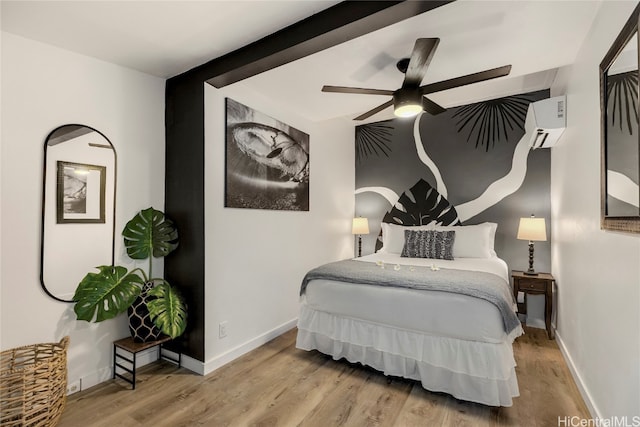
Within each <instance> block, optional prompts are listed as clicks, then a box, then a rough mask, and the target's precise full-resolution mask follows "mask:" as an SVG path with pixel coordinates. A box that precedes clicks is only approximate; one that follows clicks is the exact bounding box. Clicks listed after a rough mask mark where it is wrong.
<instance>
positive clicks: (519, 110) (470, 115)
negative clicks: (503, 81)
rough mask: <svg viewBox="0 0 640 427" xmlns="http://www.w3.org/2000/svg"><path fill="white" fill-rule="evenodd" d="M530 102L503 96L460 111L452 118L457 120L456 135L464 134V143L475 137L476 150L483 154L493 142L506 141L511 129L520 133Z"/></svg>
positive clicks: (465, 107) (525, 98)
mask: <svg viewBox="0 0 640 427" xmlns="http://www.w3.org/2000/svg"><path fill="white" fill-rule="evenodd" d="M530 103H531V99H530V98H529V97H528V96H523V95H518V96H507V97H504V98H499V99H492V100H489V101H484V102H478V103H476V104H470V105H465V106H464V107H460V108H459V109H458V111H456V112H455V113H454V114H453V117H457V118H458V121H457V122H456V125H457V126H458V133H460V132H462V131H463V130H468V132H469V134H468V135H467V142H468V141H469V140H471V137H472V136H474V135H475V142H476V148H478V147H479V146H480V147H482V146H484V147H485V151H489V148H493V147H494V146H495V143H496V141H499V140H500V139H503V138H504V140H505V141H507V140H508V137H509V135H508V133H509V132H511V131H513V130H514V129H516V128H517V129H521V130H524V121H525V119H526V117H527V110H528V108H529V104H530Z"/></svg>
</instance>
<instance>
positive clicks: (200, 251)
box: [165, 1, 450, 362]
mask: <svg viewBox="0 0 640 427" xmlns="http://www.w3.org/2000/svg"><path fill="white" fill-rule="evenodd" d="M447 3H450V1H345V2H342V3H339V4H337V5H334V6H332V7H330V8H328V9H326V10H323V11H321V12H319V13H317V14H315V15H313V16H311V17H309V18H307V19H304V20H302V21H300V22H298V23H295V24H293V25H291V26H289V27H286V28H284V29H282V30H280V31H278V32H276V33H274V34H271V35H269V36H267V37H265V38H263V39H260V40H258V41H256V42H253V43H251V44H249V45H247V46H245V47H243V48H240V49H238V50H236V51H234V52H231V53H229V54H227V55H224V56H222V57H220V58H217V59H214V60H212V61H210V62H207V63H206V64H203V65H201V66H199V67H196V68H194V69H192V70H189V71H187V72H185V73H183V74H181V75H179V76H176V77H173V78H171V79H169V80H168V81H167V85H166V111H165V127H166V160H165V162H166V164H165V170H166V178H165V212H166V214H167V216H169V217H170V218H172V219H173V220H174V221H175V222H176V224H177V226H178V228H179V231H180V248H179V250H177V251H175V252H174V253H172V254H171V255H170V256H168V257H167V258H166V259H165V277H166V278H167V280H169V281H170V282H171V283H173V284H175V285H176V286H178V287H179V288H180V289H181V291H182V293H183V294H184V296H185V298H186V302H187V304H188V310H189V311H188V316H189V317H188V326H187V331H186V333H185V335H184V337H183V340H182V343H181V344H182V348H181V349H180V351H181V352H182V353H184V354H186V355H188V356H190V357H192V358H195V359H197V360H200V361H203V362H204V358H205V354H204V343H205V327H206V325H205V307H204V300H205V299H204V294H205V275H204V271H205V260H206V258H205V240H204V227H205V211H204V186H205V182H204V171H205V169H204V168H205V163H204V162H205V159H204V128H205V123H204V84H206V83H210V84H214V85H215V86H216V87H223V86H225V85H227V84H230V83H233V82H236V81H239V80H242V79H244V78H247V77H251V76H253V75H256V74H258V73H261V72H263V71H266V70H269V69H272V68H275V67H277V66H280V65H283V64H286V63H288V62H291V61H294V60H296V59H300V58H303V57H305V56H307V55H310V54H313V53H315V52H319V51H321V50H323V49H327V48H329V47H332V46H335V45H338V44H340V43H343V42H345V41H348V40H351V39H354V38H356V37H359V36H362V35H364V34H367V33H369V32H372V31H375V30H378V29H380V28H383V27H386V26H388V25H391V24H395V23H398V22H400V21H402V20H404V19H407V18H410V17H412V16H415V15H419V14H421V13H424V12H427V11H429V10H432V9H435V8H437V7H440V6H442V5H445V4H447ZM207 185H224V183H207ZM209 220H214V218H209Z"/></svg>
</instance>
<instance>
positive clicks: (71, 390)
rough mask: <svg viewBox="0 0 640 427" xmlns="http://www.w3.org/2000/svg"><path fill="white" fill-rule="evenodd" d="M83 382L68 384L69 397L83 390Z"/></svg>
mask: <svg viewBox="0 0 640 427" xmlns="http://www.w3.org/2000/svg"><path fill="white" fill-rule="evenodd" d="M81 381H82V380H77V381H74V382H72V383H68V384H67V396H68V395H70V394H73V393H77V392H79V391H80V390H81V389H82V382H81Z"/></svg>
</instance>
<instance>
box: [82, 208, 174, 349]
mask: <svg viewBox="0 0 640 427" xmlns="http://www.w3.org/2000/svg"><path fill="white" fill-rule="evenodd" d="M122 235H123V237H124V244H125V247H126V249H127V254H128V255H129V257H130V258H132V259H135V260H145V259H148V260H149V270H148V273H146V272H145V271H144V270H143V269H142V268H134V269H132V270H131V271H129V270H127V268H125V267H122V266H112V265H102V266H99V267H97V268H98V272H97V273H88V274H87V275H86V276H85V277H84V279H82V281H81V282H80V284H79V285H78V287H77V289H76V293H75V295H74V297H73V300H74V301H75V306H74V311H75V313H76V316H77V318H78V319H79V320H86V321H87V322H90V321H92V320H93V321H95V322H102V321H103V320H107V319H111V318H113V317H116V316H117V315H119V314H120V313H123V312H125V311H127V309H130V313H129V317H130V320H131V316H132V315H131V307H132V306H138V305H140V304H142V305H143V306H145V307H146V308H144V310H148V316H149V319H150V321H151V322H152V323H153V325H155V327H156V328H157V329H158V330H159V332H162V333H163V334H165V335H168V336H170V337H172V338H175V337H177V336H180V335H182V333H183V332H184V330H185V328H186V326H187V312H186V306H185V303H184V301H183V299H182V297H181V296H180V294H179V293H178V291H177V290H176V289H175V288H174V287H172V286H171V285H170V284H169V283H168V282H167V281H166V280H164V279H162V278H154V277H152V274H151V272H152V261H153V258H159V257H164V256H167V255H168V254H169V253H171V252H172V251H173V250H174V249H175V248H176V247H177V246H178V231H177V229H176V227H175V225H174V224H173V222H172V221H171V220H170V219H168V218H166V217H165V215H164V213H162V212H160V211H158V210H155V209H153V208H148V209H144V210H142V211H140V212H138V213H137V214H136V216H134V217H133V218H132V219H131V220H130V221H129V222H128V223H127V225H126V226H125V227H124V230H123V232H122ZM146 313H147V312H146V311H145V315H146ZM153 325H152V327H153ZM132 334H133V329H132ZM135 338H136V336H134V339H135ZM137 340H138V341H144V340H145V339H137Z"/></svg>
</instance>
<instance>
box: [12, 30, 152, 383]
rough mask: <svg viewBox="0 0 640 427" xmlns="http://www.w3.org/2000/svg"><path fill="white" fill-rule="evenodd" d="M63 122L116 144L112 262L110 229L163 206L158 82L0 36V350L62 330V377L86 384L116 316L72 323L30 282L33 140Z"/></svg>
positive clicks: (35, 231) (103, 368) (38, 160)
mask: <svg viewBox="0 0 640 427" xmlns="http://www.w3.org/2000/svg"><path fill="white" fill-rule="evenodd" d="M67 123H79V124H85V125H88V126H91V127H93V128H95V129H98V130H100V131H101V132H103V133H104V134H105V135H106V136H107V137H108V138H109V139H110V141H111V143H112V144H113V146H114V147H115V149H116V152H117V155H118V177H117V178H118V188H117V198H116V205H117V208H116V209H117V213H116V233H117V236H116V263H125V262H128V260H127V258H126V254H125V253H124V251H123V247H122V239H121V237H120V235H119V233H120V230H122V228H123V226H124V224H125V223H126V221H128V220H129V218H130V217H132V216H133V215H134V214H135V213H136V212H137V211H138V210H140V209H142V208H146V207H148V206H150V205H153V206H154V207H156V208H158V209H161V208H162V207H163V206H164V80H162V79H159V78H156V77H151V76H149V75H145V74H142V73H139V72H136V71H132V70H128V69H125V68H122V67H119V66H116V65H112V64H109V63H106V62H102V61H98V60H95V59H92V58H89V57H86V56H81V55H78V54H75V53H71V52H68V51H65V50H61V49H58V48H56V47H52V46H49V45H46V44H42V43H38V42H34V41H31V40H28V39H24V38H22V37H18V36H15V35H12V34H9V33H6V32H3V33H2V134H1V135H2V142H1V146H0V148H1V155H0V158H1V167H2V169H1V175H0V180H1V191H2V193H1V194H2V205H1V207H0V218H1V227H0V232H1V236H2V242H1V254H2V258H1V265H0V270H1V273H0V280H1V283H0V284H1V290H0V304H1V305H0V321H1V324H0V348H1V349H8V348H13V347H16V346H20V345H27V344H32V343H36V342H51V341H58V340H60V339H61V338H62V337H63V336H65V335H67V334H68V335H70V336H71V347H70V351H69V381H70V382H73V381H76V380H78V379H81V378H82V379H83V388H86V387H87V386H90V385H92V384H95V383H97V382H100V381H102V380H105V379H108V378H110V369H111V352H112V347H111V344H112V341H114V340H115V339H118V338H122V337H124V336H127V334H128V330H127V326H126V325H127V322H126V318H125V317H123V316H121V317H119V318H118V319H114V320H109V321H106V322H103V323H101V324H89V323H87V322H78V321H76V320H75V314H74V313H73V310H72V305H71V304H67V303H60V302H57V301H55V300H53V299H51V298H49V297H48V296H47V295H46V294H45V293H44V292H43V291H42V289H41V287H40V280H39V270H40V253H39V251H40V222H41V197H42V188H41V187H42V167H43V146H44V141H45V138H46V137H47V135H48V133H49V132H50V131H51V130H53V129H54V128H56V127H58V126H60V125H63V124H67ZM68 262H69V263H73V259H69V260H68ZM156 271H162V266H160V267H159V269H158V270H156Z"/></svg>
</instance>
